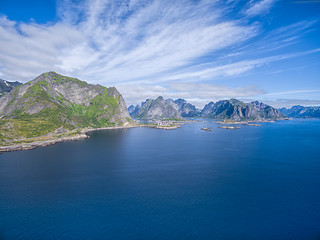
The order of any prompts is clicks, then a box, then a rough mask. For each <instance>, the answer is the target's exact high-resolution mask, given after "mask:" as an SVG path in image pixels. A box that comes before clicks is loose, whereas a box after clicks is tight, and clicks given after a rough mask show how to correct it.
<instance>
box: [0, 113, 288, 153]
mask: <svg viewBox="0 0 320 240" xmlns="http://www.w3.org/2000/svg"><path fill="white" fill-rule="evenodd" d="M281 120H289V119H281ZM191 122H192V121H191ZM261 122H275V121H247V122H231V121H230V122H229V121H227V122H223V121H219V122H217V123H218V124H227V125H232V124H245V125H249V126H250V125H251V126H255V125H258V124H252V123H261ZM187 123H190V122H184V123H180V124H187ZM250 123H251V124H250ZM180 124H178V125H172V126H158V125H152V124H139V123H128V124H125V125H123V126H113V127H103V128H82V129H76V130H77V131H78V132H80V134H75V135H72V136H52V139H47V140H39V139H40V137H37V138H35V141H33V142H25V143H18V144H12V145H7V146H0V154H1V153H5V152H13V151H20V150H31V149H35V148H37V147H46V146H50V145H54V144H56V143H61V142H68V141H79V140H83V139H87V138H89V137H90V136H89V135H88V133H90V132H94V131H101V130H113V129H126V128H136V127H149V128H155V129H163V130H174V129H177V128H180ZM219 128H226V129H237V128H238V127H228V126H222V127H219ZM71 133H72V132H71ZM21 140H22V141H25V140H28V139H21Z"/></svg>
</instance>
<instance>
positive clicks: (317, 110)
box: [279, 105, 320, 118]
mask: <svg viewBox="0 0 320 240" xmlns="http://www.w3.org/2000/svg"><path fill="white" fill-rule="evenodd" d="M279 111H280V112H281V113H282V114H283V115H285V116H287V117H292V118H320V107H304V106H299V105H297V106H293V107H291V108H280V109H279Z"/></svg>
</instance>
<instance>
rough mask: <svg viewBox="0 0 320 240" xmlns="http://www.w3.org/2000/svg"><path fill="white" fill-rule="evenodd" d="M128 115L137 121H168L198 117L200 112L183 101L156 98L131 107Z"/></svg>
mask: <svg viewBox="0 0 320 240" xmlns="http://www.w3.org/2000/svg"><path fill="white" fill-rule="evenodd" d="M128 111H129V113H130V115H131V116H132V117H133V118H137V119H157V118H158V119H170V118H179V119H181V118H182V117H197V116H200V111H199V110H198V109H196V107H195V106H193V105H192V104H190V103H187V101H186V100H184V99H177V100H172V99H167V100H164V99H163V97H158V98H157V99H155V100H153V99H147V100H146V101H145V102H143V103H142V104H141V107H140V106H139V105H137V106H133V105H131V106H130V107H129V108H128Z"/></svg>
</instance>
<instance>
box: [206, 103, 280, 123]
mask: <svg viewBox="0 0 320 240" xmlns="http://www.w3.org/2000/svg"><path fill="white" fill-rule="evenodd" d="M201 117H206V118H214V119H221V120H222V119H230V120H234V121H244V120H276V119H283V118H285V116H284V115H282V114H281V113H280V112H279V110H277V109H275V108H273V107H271V106H269V105H266V104H264V103H261V102H258V101H255V102H251V103H244V102H242V101H239V100H237V99H230V100H221V101H218V102H216V103H213V102H210V103H209V104H207V105H206V106H205V107H204V108H203V110H202V111H201Z"/></svg>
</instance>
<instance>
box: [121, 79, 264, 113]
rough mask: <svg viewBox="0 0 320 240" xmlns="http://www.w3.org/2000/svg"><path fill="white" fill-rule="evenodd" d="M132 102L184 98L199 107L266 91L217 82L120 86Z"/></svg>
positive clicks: (254, 87) (253, 87)
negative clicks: (157, 98)
mask: <svg viewBox="0 0 320 240" xmlns="http://www.w3.org/2000/svg"><path fill="white" fill-rule="evenodd" d="M119 89H120V91H121V92H122V93H123V94H124V95H125V96H126V99H127V101H128V102H130V104H139V103H140V102H142V101H144V100H145V99H147V98H156V97H158V96H163V97H164V98H173V99H177V98H184V99H186V100H188V101H189V102H191V103H193V104H195V105H196V106H198V107H203V106H204V105H205V104H206V103H208V102H210V101H217V100H220V99H226V98H239V97H248V96H257V95H260V94H263V93H264V91H263V90H261V89H258V88H257V87H256V86H253V85H251V86H246V87H227V86H222V85H215V84H203V83H185V82H184V83H181V82H173V83H170V84H169V85H167V86H159V85H156V86H155V85H151V84H149V85H145V84H143V85H142V84H126V85H121V86H119Z"/></svg>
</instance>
